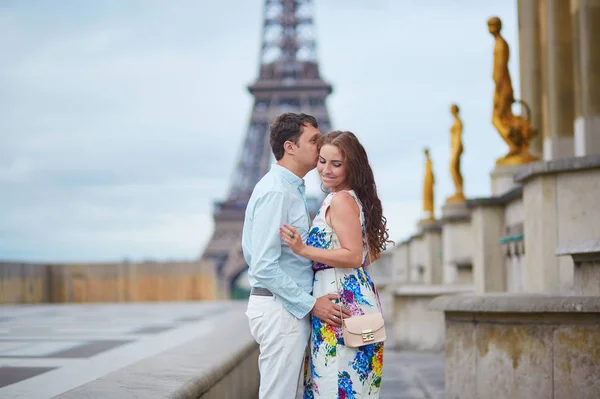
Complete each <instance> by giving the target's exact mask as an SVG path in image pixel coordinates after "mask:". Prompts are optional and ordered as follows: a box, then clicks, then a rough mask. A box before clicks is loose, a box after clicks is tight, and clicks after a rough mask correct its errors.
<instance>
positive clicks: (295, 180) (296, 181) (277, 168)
mask: <svg viewBox="0 0 600 399" xmlns="http://www.w3.org/2000/svg"><path fill="white" fill-rule="evenodd" d="M271 170H272V171H273V172H276V173H277V174H278V175H279V176H281V177H282V178H283V179H284V180H285V181H286V182H288V183H289V184H291V185H292V186H294V187H297V188H300V187H303V186H304V179H301V178H299V177H298V176H296V175H295V174H294V173H293V172H292V171H291V170H289V169H288V168H284V167H283V166H281V165H277V164H276V163H275V164H273V165H271Z"/></svg>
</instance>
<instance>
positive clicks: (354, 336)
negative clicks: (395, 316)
mask: <svg viewBox="0 0 600 399" xmlns="http://www.w3.org/2000/svg"><path fill="white" fill-rule="evenodd" d="M367 250H368V244H367ZM370 258H371V251H369V264H371V262H370ZM333 269H334V270H335V284H336V287H337V290H338V293H339V294H340V296H341V292H340V287H339V283H338V276H337V270H336V268H335V267H334V268H333ZM375 300H376V301H377V312H376V313H367V314H364V315H361V316H351V317H348V318H345V319H344V318H343V315H342V301H341V300H340V301H339V304H340V317H341V318H342V337H343V338H344V345H345V346H347V347H348V348H358V347H361V346H364V345H370V344H375V343H377V342H383V341H385V338H386V335H385V324H384V322H383V315H382V314H381V308H380V305H379V300H377V298H375Z"/></svg>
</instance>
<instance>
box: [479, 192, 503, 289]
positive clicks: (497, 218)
mask: <svg viewBox="0 0 600 399" xmlns="http://www.w3.org/2000/svg"><path fill="white" fill-rule="evenodd" d="M480 202H483V201H480ZM471 221H472V222H471V225H472V228H473V237H474V241H475V242H474V248H473V285H474V289H475V293H476V294H477V295H480V294H484V293H486V292H503V291H506V267H505V264H504V263H505V262H504V252H503V250H502V246H501V245H500V243H499V241H500V239H501V238H502V236H503V227H504V208H503V207H502V206H500V205H495V204H483V203H481V204H475V203H474V208H473V210H472V213H471Z"/></svg>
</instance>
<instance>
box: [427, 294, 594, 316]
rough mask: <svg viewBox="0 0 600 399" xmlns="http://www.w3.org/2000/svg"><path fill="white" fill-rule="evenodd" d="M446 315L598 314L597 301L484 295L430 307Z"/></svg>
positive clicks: (559, 296)
mask: <svg viewBox="0 0 600 399" xmlns="http://www.w3.org/2000/svg"><path fill="white" fill-rule="evenodd" d="M429 308H430V309H433V310H442V311H446V312H499V313H565V312H568V313H573V312H576V313H598V312H600V297H598V296H573V295H569V294H561V293H557V294H512V293H503V294H486V295H477V296H475V295H468V296H466V295H462V296H441V297H438V298H436V299H434V300H433V301H431V303H430V304H429Z"/></svg>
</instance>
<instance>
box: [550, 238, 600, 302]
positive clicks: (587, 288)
mask: <svg viewBox="0 0 600 399" xmlns="http://www.w3.org/2000/svg"><path fill="white" fill-rule="evenodd" d="M556 254H557V255H559V256H565V255H568V256H571V257H572V258H573V263H574V265H575V270H574V275H575V278H574V284H575V289H574V293H575V295H594V296H598V297H600V238H598V239H591V240H586V241H582V242H570V243H568V244H565V245H562V246H561V247H560V248H559V249H558V251H557V252H556Z"/></svg>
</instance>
